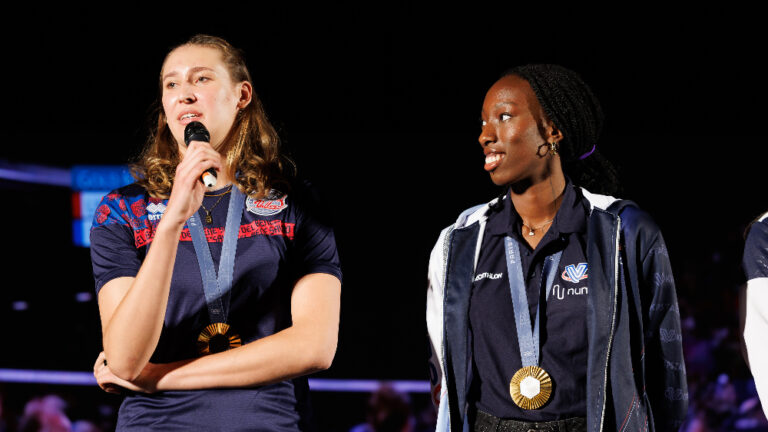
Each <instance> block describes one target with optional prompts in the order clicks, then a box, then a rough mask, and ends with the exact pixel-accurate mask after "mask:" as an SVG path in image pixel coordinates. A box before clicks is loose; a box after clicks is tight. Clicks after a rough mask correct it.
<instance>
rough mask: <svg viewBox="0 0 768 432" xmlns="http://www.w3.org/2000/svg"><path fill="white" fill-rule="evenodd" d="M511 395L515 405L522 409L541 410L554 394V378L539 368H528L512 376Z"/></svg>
mask: <svg viewBox="0 0 768 432" xmlns="http://www.w3.org/2000/svg"><path fill="white" fill-rule="evenodd" d="M509 394H510V396H512V400H513V401H514V402H515V405H517V406H519V407H520V408H522V409H527V410H534V409H538V408H541V407H542V406H543V405H544V404H545V403H547V401H548V400H549V395H550V394H552V378H551V377H550V376H549V374H548V373H547V371H545V370H544V369H542V368H540V367H538V366H526V367H524V368H522V369H520V370H518V371H517V372H515V375H514V376H512V379H511V380H510V381H509Z"/></svg>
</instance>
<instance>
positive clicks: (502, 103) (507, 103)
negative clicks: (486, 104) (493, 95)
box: [493, 100, 518, 108]
mask: <svg viewBox="0 0 768 432" xmlns="http://www.w3.org/2000/svg"><path fill="white" fill-rule="evenodd" d="M503 105H515V106H517V105H518V103H517V102H515V101H511V100H509V101H502V102H499V103H497V104H496V105H494V106H493V107H494V108H498V107H500V106H503Z"/></svg>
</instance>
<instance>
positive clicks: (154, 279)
mask: <svg viewBox="0 0 768 432" xmlns="http://www.w3.org/2000/svg"><path fill="white" fill-rule="evenodd" d="M182 227H183V225H178V224H172V223H168V224H163V223H162V222H161V223H160V224H159V225H158V227H157V231H156V232H155V237H154V239H153V242H152V247H151V248H150V250H149V253H148V254H147V257H146V259H145V260H144V262H143V264H142V266H141V268H140V269H139V272H138V274H137V275H136V278H135V279H134V280H133V282H132V284H131V285H130V287H129V288H128V290H127V291H126V292H125V295H124V296H123V297H122V299H121V300H120V302H119V304H117V306H116V308H115V309H114V312H113V313H112V315H111V316H110V317H109V318H108V322H106V323H104V331H103V333H104V337H103V343H104V351H105V353H106V356H107V359H108V361H109V364H110V367H111V368H112V370H113V371H114V373H115V374H116V375H118V376H120V377H122V378H125V379H128V380H130V379H133V378H135V377H136V376H137V375H138V374H139V373H140V372H141V371H142V369H143V368H144V366H145V365H146V364H147V362H148V361H149V358H150V357H151V355H152V353H153V352H154V350H155V347H156V346H157V342H158V340H159V339H160V332H161V330H162V328H163V321H164V319H165V310H166V307H167V304H168V294H169V291H170V285H171V277H172V274H173V265H174V261H175V259H176V251H177V248H178V242H179V235H180V233H181V229H182Z"/></svg>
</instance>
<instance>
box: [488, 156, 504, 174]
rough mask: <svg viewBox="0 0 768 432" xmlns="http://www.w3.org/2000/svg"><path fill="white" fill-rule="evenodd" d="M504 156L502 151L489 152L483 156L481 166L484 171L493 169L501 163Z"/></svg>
mask: <svg viewBox="0 0 768 432" xmlns="http://www.w3.org/2000/svg"><path fill="white" fill-rule="evenodd" d="M504 157H506V155H505V154H504V153H491V154H489V155H487V156H485V166H484V167H483V168H484V169H485V170H486V171H493V170H495V169H496V167H498V166H499V165H500V164H501V161H502V160H504Z"/></svg>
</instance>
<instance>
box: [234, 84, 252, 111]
mask: <svg viewBox="0 0 768 432" xmlns="http://www.w3.org/2000/svg"><path fill="white" fill-rule="evenodd" d="M239 90H240V99H239V100H238V101H237V108H238V109H243V108H245V107H247V106H248V104H250V103H251V99H253V86H252V85H251V83H249V82H248V81H243V82H241V83H240V84H239Z"/></svg>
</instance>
